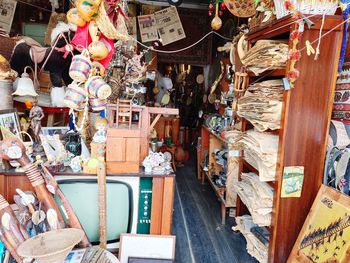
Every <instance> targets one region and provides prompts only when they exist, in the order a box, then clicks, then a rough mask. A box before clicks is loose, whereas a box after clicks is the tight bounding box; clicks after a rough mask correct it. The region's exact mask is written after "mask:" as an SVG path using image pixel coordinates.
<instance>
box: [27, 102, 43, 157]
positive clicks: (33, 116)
mask: <svg viewBox="0 0 350 263" xmlns="http://www.w3.org/2000/svg"><path fill="white" fill-rule="evenodd" d="M44 116H45V115H44V111H43V109H42V108H41V107H39V106H38V101H37V100H35V101H34V102H33V107H32V108H31V110H30V113H29V119H30V127H31V129H32V131H33V134H34V142H35V144H34V147H33V148H34V152H37V153H38V152H42V147H41V145H40V133H41V120H42V119H43V118H44Z"/></svg>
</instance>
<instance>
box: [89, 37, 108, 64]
mask: <svg viewBox="0 0 350 263" xmlns="http://www.w3.org/2000/svg"><path fill="white" fill-rule="evenodd" d="M88 50H89V53H90V57H91V58H92V59H94V60H102V59H104V58H106V57H107V56H108V53H109V50H108V48H107V46H106V45H105V43H103V42H102V41H96V42H92V43H91V44H90V45H89V47H88Z"/></svg>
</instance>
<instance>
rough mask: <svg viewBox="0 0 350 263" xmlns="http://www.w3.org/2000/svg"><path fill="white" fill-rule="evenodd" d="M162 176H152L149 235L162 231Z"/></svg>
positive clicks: (158, 233)
mask: <svg viewBox="0 0 350 263" xmlns="http://www.w3.org/2000/svg"><path fill="white" fill-rule="evenodd" d="M163 194H164V178H156V177H154V178H153V187H152V209H151V229H150V234H151V235H160V234H161V233H162V216H163V213H162V210H163Z"/></svg>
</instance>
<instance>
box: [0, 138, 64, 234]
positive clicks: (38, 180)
mask: <svg viewBox="0 0 350 263" xmlns="http://www.w3.org/2000/svg"><path fill="white" fill-rule="evenodd" d="M25 152H26V150H25V147H24V145H23V143H22V142H21V140H19V139H18V138H10V139H5V140H3V141H2V142H0V157H1V158H2V159H5V160H7V161H17V162H18V163H19V164H20V165H21V166H22V167H23V168H24V172H25V174H26V175H27V177H28V179H29V181H30V183H31V184H32V186H33V187H34V189H35V192H36V194H37V197H38V199H39V201H40V202H42V203H43V205H44V208H45V211H46V213H47V211H49V210H51V209H52V210H54V211H55V212H56V214H57V220H58V228H63V227H64V226H65V223H64V220H63V217H62V215H61V213H60V210H59V208H58V206H57V204H56V202H55V200H54V198H53V197H52V195H51V194H50V192H49V191H48V190H47V188H46V185H45V181H44V178H43V177H42V176H41V174H40V171H39V169H38V167H37V166H36V164H34V163H31V161H30V159H29V157H28V156H27V155H26V153H25Z"/></svg>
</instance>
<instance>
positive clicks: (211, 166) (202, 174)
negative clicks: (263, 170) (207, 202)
mask: <svg viewBox="0 0 350 263" xmlns="http://www.w3.org/2000/svg"><path fill="white" fill-rule="evenodd" d="M227 146H228V144H227V141H226V140H225V139H224V138H222V137H221V136H220V135H218V134H216V133H214V132H212V131H211V130H209V129H208V128H207V127H205V126H203V127H202V130H201V146H200V147H198V149H197V162H198V165H197V167H198V179H199V180H200V181H201V182H202V183H204V182H205V179H207V181H208V182H209V184H210V186H211V187H212V188H213V190H214V192H215V194H216V196H217V197H218V199H219V201H220V203H221V222H222V224H225V221H226V209H227V208H231V207H235V206H236V203H235V202H234V201H232V200H233V199H235V198H233V196H232V195H233V193H232V192H231V191H226V187H218V186H217V185H216V184H215V183H214V182H213V180H212V175H213V174H214V173H218V172H220V171H223V169H224V167H223V166H222V165H221V164H218V163H217V162H216V160H215V158H214V156H213V152H214V150H215V149H221V148H227ZM205 152H208V154H209V163H208V171H205V170H203V166H202V165H201V163H202V160H203V158H204V154H205ZM227 176H230V175H229V174H228V175H227ZM227 181H229V178H227Z"/></svg>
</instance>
